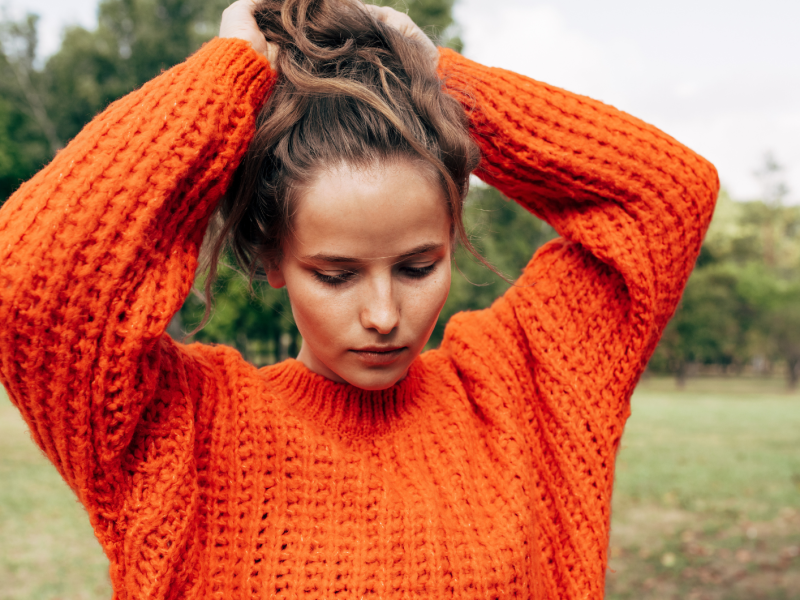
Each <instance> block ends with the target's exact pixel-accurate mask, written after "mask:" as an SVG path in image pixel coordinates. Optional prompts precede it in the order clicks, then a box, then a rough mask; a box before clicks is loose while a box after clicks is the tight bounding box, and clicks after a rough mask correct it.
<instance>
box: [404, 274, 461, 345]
mask: <svg viewBox="0 0 800 600" xmlns="http://www.w3.org/2000/svg"><path fill="white" fill-rule="evenodd" d="M450 276H451V274H450V268H449V266H447V267H446V268H442V269H441V273H440V274H438V275H437V276H436V277H435V279H432V280H431V281H430V282H429V283H428V285H424V286H420V287H419V288H417V289H416V290H414V293H413V295H412V297H411V302H410V303H409V307H408V308H409V311H408V313H407V314H406V316H407V317H410V319H411V321H412V322H413V326H414V328H415V329H416V330H418V332H419V333H428V334H429V333H430V331H432V330H433V327H434V326H435V325H436V319H437V318H438V317H439V313H440V312H441V311H442V308H443V307H444V304H445V302H446V301H447V295H448V294H449V293H450Z"/></svg>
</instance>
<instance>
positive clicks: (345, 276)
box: [314, 271, 355, 287]
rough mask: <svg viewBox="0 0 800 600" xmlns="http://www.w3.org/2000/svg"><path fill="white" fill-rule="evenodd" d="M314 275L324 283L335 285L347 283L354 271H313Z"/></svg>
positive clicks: (353, 275)
mask: <svg viewBox="0 0 800 600" xmlns="http://www.w3.org/2000/svg"><path fill="white" fill-rule="evenodd" d="M314 277H316V278H317V280H318V281H321V282H322V283H324V284H326V285H331V286H334V287H335V286H337V285H342V284H343V283H347V282H348V281H350V280H351V279H353V277H355V271H337V272H335V273H321V272H319V271H314Z"/></svg>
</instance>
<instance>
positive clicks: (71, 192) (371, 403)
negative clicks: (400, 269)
mask: <svg viewBox="0 0 800 600" xmlns="http://www.w3.org/2000/svg"><path fill="white" fill-rule="evenodd" d="M440 72H441V73H442V75H443V76H445V77H446V79H445V81H446V86H447V87H448V89H449V90H450V92H451V93H453V94H454V95H456V97H458V98H459V99H461V100H462V101H463V104H464V105H465V108H466V110H467V112H468V113H469V116H470V120H471V127H472V131H473V134H474V136H475V138H476V139H477V141H478V143H479V144H480V147H481V150H482V153H483V167H482V171H481V177H483V178H484V179H485V180H486V181H488V182H489V183H491V184H492V185H495V186H497V187H498V188H499V189H500V190H502V191H503V192H504V193H505V194H506V195H508V196H509V197H511V198H513V199H514V200H516V201H517V202H519V203H520V204H522V205H523V206H525V207H526V208H527V209H529V210H530V211H532V212H534V213H535V214H536V215H538V216H540V217H542V218H544V219H546V220H547V221H548V222H549V223H551V224H552V225H553V227H554V228H555V229H556V230H557V231H558V232H559V233H560V234H561V236H562V237H561V238H559V239H557V240H555V241H553V242H551V243H549V244H547V245H546V246H544V247H543V248H542V249H541V250H539V251H538V252H537V253H536V256H535V257H534V258H533V260H532V261H531V262H530V264H529V265H528V267H527V268H526V270H525V272H524V274H523V275H522V277H521V279H520V281H519V285H518V286H516V287H513V288H511V289H510V290H509V291H508V292H507V293H506V294H505V295H504V296H503V297H501V298H500V299H498V300H497V301H496V302H495V303H494V305H493V306H492V307H491V308H489V309H487V310H483V311H479V312H474V313H467V314H460V315H457V316H456V317H454V318H453V319H452V320H451V322H450V323H449V325H448V326H447V330H446V333H445V338H444V342H443V344H442V346H441V348H440V349H438V350H434V351H430V352H427V353H425V354H423V355H422V356H421V357H420V358H419V359H418V360H416V361H415V362H414V364H413V365H412V367H411V369H410V371H409V374H408V376H407V377H406V378H405V379H404V380H403V381H401V382H400V383H398V384H397V385H396V386H395V387H393V388H391V389H388V390H385V391H382V392H365V391H363V390H360V389H356V388H353V387H350V386H348V385H346V384H337V383H333V382H331V381H329V380H327V379H325V378H323V377H321V376H318V375H315V374H314V373H311V372H309V371H308V370H307V369H306V368H305V367H304V366H303V365H302V364H300V363H298V362H297V361H293V360H288V361H286V362H283V363H281V364H278V365H275V366H272V367H267V368H264V369H256V368H254V367H253V366H251V365H250V364H248V363H246V362H245V361H244V360H243V359H242V358H241V357H240V356H239V354H238V353H237V352H235V351H234V350H232V349H230V348H226V347H222V346H203V345H198V344H194V345H188V346H186V345H181V344H178V343H176V342H175V341H173V340H172V339H170V338H169V337H168V336H167V335H166V334H165V328H166V327H167V324H168V323H169V321H170V318H171V317H172V315H173V314H174V313H175V312H176V311H177V310H178V309H179V308H180V306H181V304H182V302H183V300H184V298H185V297H186V295H187V294H188V292H189V290H190V286H191V285H192V279H193V276H194V272H195V267H196V264H197V263H196V257H197V253H198V248H199V246H200V243H201V240H202V238H203V234H204V230H205V228H206V224H207V221H208V218H209V214H210V213H211V211H212V210H213V208H214V206H215V202H216V200H217V199H218V198H219V196H220V194H221V193H222V192H223V191H224V189H225V187H226V185H227V184H228V182H229V180H230V177H231V174H232V172H233V171H234V168H235V166H236V165H237V163H238V161H239V159H240V158H241V156H242V153H243V152H244V150H245V148H246V147H247V144H248V142H249V141H250V139H251V136H252V135H253V132H254V123H255V115H256V114H257V111H258V109H259V107H260V106H261V105H262V102H263V100H264V97H265V95H266V94H268V93H269V90H270V86H271V84H272V83H273V81H274V80H275V77H274V74H273V73H272V72H271V71H270V69H269V65H268V63H267V62H266V61H265V59H263V58H262V57H260V56H259V55H257V54H256V53H255V52H254V51H252V50H251V49H250V48H249V46H248V45H247V44H246V43H244V42H241V41H236V40H215V41H213V42H211V43H209V44H207V45H206V46H205V47H204V48H203V49H202V50H201V51H199V52H198V53H197V54H196V55H194V56H193V57H191V58H190V59H189V60H188V61H186V62H185V63H183V64H181V65H179V66H177V67H175V68H173V69H171V70H169V71H167V72H165V73H163V74H162V75H160V76H159V77H158V78H156V79H154V80H153V81H151V82H150V83H148V84H147V85H145V86H144V87H143V88H142V89H140V90H138V91H136V92H134V93H132V94H130V95H128V96H127V97H125V98H123V99H121V100H119V101H118V102H116V103H114V104H113V105H111V106H110V107H109V108H108V109H107V110H106V111H105V112H104V113H102V114H101V115H100V116H98V117H97V118H96V119H95V120H94V121H92V123H91V124H89V125H88V126H87V127H86V128H85V129H84V130H83V132H81V133H80V135H78V136H77V137H76V138H75V140H73V141H72V143H71V144H70V145H69V146H68V147H67V148H66V149H64V150H63V151H61V152H60V153H59V154H58V155H57V156H56V158H55V159H54V160H53V162H52V163H51V164H50V165H49V166H47V167H46V168H45V169H44V170H42V171H41V172H40V173H39V174H38V175H36V176H35V177H34V178H33V179H32V180H31V181H29V182H27V183H26V184H24V185H23V186H22V187H21V188H20V190H19V191H18V192H17V193H16V194H15V195H14V196H13V197H12V198H11V199H10V200H9V201H8V202H7V203H6V205H5V206H4V207H3V209H2V211H0V327H2V331H1V332H0V374H2V382H3V384H4V385H5V386H6V387H7V388H8V391H9V393H10V397H11V399H12V401H13V402H14V403H15V404H16V405H17V406H18V407H19V409H20V411H21V412H22V414H23V416H24V417H25V419H26V420H27V422H28V424H29V426H30V429H31V432H32V434H33V438H34V439H35V441H36V443H37V444H38V445H39V446H40V447H41V448H42V450H44V452H45V453H46V454H47V456H48V457H49V458H50V460H52V461H53V463H54V464H55V466H56V467H57V468H58V470H59V471H60V473H61V474H62V475H63V477H64V479H65V480H66V481H67V482H68V483H69V485H70V486H71V487H72V489H73V490H74V491H75V493H76V494H77V496H78V498H79V499H80V500H81V502H82V503H83V504H84V506H85V507H86V509H87V511H88V513H89V517H90V519H91V523H92V525H93V527H94V530H95V532H96V535H97V537H98V539H99V540H100V543H101V544H102V546H103V548H104V549H105V552H106V554H107V555H108V558H109V560H110V562H111V580H112V583H113V586H114V590H115V593H116V597H117V598H119V599H120V600H122V599H133V598H136V599H141V598H153V599H156V598H158V599H161V598H196V599H207V598H271V597H287V598H289V597H291V598H299V597H303V598H333V597H334V595H335V594H339V596H338V597H340V598H364V597H377V598H380V597H392V598H401V597H402V598H412V597H431V598H444V597H455V598H481V599H486V598H510V597H524V598H528V597H532V598H554V599H555V598H559V599H561V598H601V597H602V596H603V584H604V572H605V569H606V547H607V544H608V534H609V506H610V499H611V488H612V482H613V478H614V458H615V454H616V451H617V448H618V445H619V440H620V436H621V435H622V428H623V425H624V423H625V419H626V417H627V416H628V411H629V408H628V406H629V404H628V401H629V398H630V395H631V393H632V390H633V388H634V385H635V383H636V381H637V378H638V377H639V375H640V373H641V372H642V370H643V368H644V366H645V363H646V361H647V359H648V358H649V356H650V354H651V352H652V350H653V348H654V346H655V344H656V342H657V341H658V338H659V335H660V334H661V332H662V330H663V328H664V325H665V324H666V322H667V320H668V319H669V318H670V316H671V315H672V313H673V311H674V309H675V306H676V304H677V302H678V300H679V298H680V294H681V290H682V289H683V286H684V284H685V282H686V279H687V277H688V275H689V272H690V271H691V269H692V266H693V264H694V260H695V257H696V256H697V253H698V251H699V248H700V244H701V241H702V238H703V234H704V232H705V230H706V227H707V226H708V223H709V220H710V219H711V214H712V210H713V206H714V200H715V198H716V194H717V189H718V183H717V176H716V173H715V171H714V168H713V167H712V166H711V165H710V164H709V163H708V162H706V161H705V160H703V159H702V158H700V157H698V156H697V155H696V154H694V153H692V152H691V151H689V150H688V149H686V148H685V147H683V146H682V145H680V144H678V143H677V142H675V141H674V140H673V139H671V138H670V137H668V136H666V135H664V134H663V133H661V132H660V131H658V130H657V129H655V128H654V127H651V126H649V125H647V124H645V123H642V122H641V121H639V120H637V119H635V118H633V117H630V116H629V115H627V114H624V113H621V112H619V111H617V110H615V109H613V108H611V107H609V106H606V105H604V104H601V103H600V102H596V101H593V100H590V99H588V98H584V97H581V96H577V95H574V94H571V93H569V92H565V91H564V90H561V89H558V88H554V87H551V86H548V85H545V84H543V83H540V82H537V81H532V80H531V79H528V78H526V77H522V76H520V75H515V74H514V73H510V72H507V71H503V70H500V69H494V68H487V67H483V66H480V65H477V64H475V63H473V62H470V61H469V60H467V59H465V58H463V57H461V56H459V55H458V54H455V53H453V52H450V51H446V50H443V51H442V52H441V64H440Z"/></svg>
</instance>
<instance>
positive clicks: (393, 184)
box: [269, 161, 451, 390]
mask: <svg viewBox="0 0 800 600" xmlns="http://www.w3.org/2000/svg"><path fill="white" fill-rule="evenodd" d="M292 227H293V234H292V235H291V236H289V239H288V240H287V241H286V243H285V244H284V247H283V258H282V260H281V262H280V264H279V265H278V267H277V268H275V269H273V270H271V271H270V272H269V282H270V284H271V285H272V286H273V287H283V286H284V285H285V286H286V288H287V290H288V292H289V299H290V301H291V305H292V312H293V314H294V318H295V321H296V323H297V327H298V329H299V330H300V334H301V335H302V336H303V346H302V348H301V350H300V354H299V355H298V357H297V359H298V360H299V361H301V362H302V363H303V364H305V365H306V367H308V368H309V369H310V370H311V371H313V372H315V373H318V374H320V375H323V376H325V377H327V378H329V379H332V380H334V381H338V382H347V383H350V384H352V385H355V386H357V387H360V388H363V389H367V390H380V389H385V388H387V387H390V386H392V385H394V384H395V383H397V382H398V381H399V380H401V379H402V378H403V377H404V376H405V375H406V372H407V371H408V367H409V365H410V364H411V363H412V361H413V360H414V359H415V358H416V357H417V355H419V353H420V352H421V350H422V348H423V346H424V345H425V343H426V342H427V341H428V338H429V337H430V335H431V332H432V331H433V327H434V325H435V324H436V319H437V318H438V316H439V312H440V311H441V310H442V307H443V306H444V303H445V300H447V294H448V292H449V290H450V245H451V233H450V232H451V219H450V216H449V214H448V210H447V207H446V204H445V196H444V192H443V190H442V189H441V186H440V185H439V184H438V183H437V182H436V181H435V180H434V177H432V176H431V175H430V173H429V172H428V171H427V170H426V167H424V166H421V165H420V164H418V163H416V164H415V163H414V162H411V161H408V162H406V161H396V162H391V163H389V164H378V165H375V166H373V167H370V168H367V169H364V168H357V167H350V166H348V165H341V166H338V167H336V168H333V169H328V170H324V171H322V172H321V173H320V174H319V175H318V176H317V177H316V179H315V180H314V181H312V182H311V184H310V185H308V186H306V187H305V188H304V189H303V190H302V191H301V192H300V194H299V196H298V202H297V211H296V213H295V216H294V218H293V221H292Z"/></svg>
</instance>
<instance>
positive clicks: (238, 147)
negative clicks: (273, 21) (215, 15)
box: [0, 39, 274, 501]
mask: <svg viewBox="0 0 800 600" xmlns="http://www.w3.org/2000/svg"><path fill="white" fill-rule="evenodd" d="M273 79H274V75H273V73H272V71H271V70H270V67H269V63H268V61H267V60H266V59H265V58H264V57H263V56H262V55H260V54H258V53H256V52H254V51H253V49H252V48H251V47H250V45H249V44H248V43H247V42H245V41H242V40H232V39H217V40H214V41H212V42H210V43H209V44H207V45H206V46H204V47H203V48H202V49H201V50H200V51H199V52H198V53H197V54H195V55H194V56H192V57H191V58H190V59H189V60H187V61H186V62H185V63H183V64H181V65H178V66H176V67H174V68H172V69H170V70H169V71H167V72H165V73H163V74H162V75H160V76H159V77H157V78H156V79H154V80H153V81H151V82H149V83H147V84H146V85H145V86H144V87H142V88H141V89H140V90H138V91H136V92H133V93H131V94H130V95H128V96H126V97H125V98H123V99H121V100H119V101H117V102H115V103H114V104H112V105H111V106H110V107H109V108H108V109H107V110H106V111H105V112H103V113H102V114H101V115H99V116H98V117H97V118H95V119H94V120H93V121H92V122H91V123H90V124H89V125H87V127H86V128H85V129H84V130H83V131H82V132H81V133H80V134H79V135H78V136H77V137H76V138H75V139H74V140H73V141H72V142H71V143H70V144H69V145H68V146H67V147H66V148H65V149H64V150H62V151H61V152H60V153H59V154H58V155H57V156H56V158H55V159H54V160H53V162H52V163H51V164H50V165H49V166H47V167H46V168H45V169H43V170H42V171H41V172H40V173H39V174H38V175H36V176H35V177H34V178H33V179H32V180H30V181H29V182H27V183H26V184H24V185H23V186H22V187H21V188H20V189H19V191H17V192H16V193H15V194H14V195H13V196H12V197H11V198H10V199H9V200H8V201H7V202H6V204H5V205H4V206H3V208H2V210H1V211H0V380H1V381H2V383H3V384H4V385H5V386H6V387H7V389H8V391H9V396H10V398H11V400H12V402H14V404H16V405H17V407H18V408H19V409H20V411H21V412H22V414H23V416H24V418H25V420H26V421H27V422H28V424H29V426H30V429H31V432H32V435H33V437H34V440H35V441H36V442H37V444H38V445H39V446H40V447H41V448H42V449H43V450H44V451H45V452H46V453H47V455H48V456H49V457H50V459H51V460H52V461H53V462H54V463H55V465H56V466H57V468H58V469H59V471H60V472H61V474H62V475H63V476H64V478H65V479H66V480H67V482H68V483H69V484H70V485H71V486H72V487H73V489H75V491H76V492H77V493H78V495H79V497H81V499H82V500H84V501H86V500H87V497H86V495H87V494H88V495H92V494H93V493H95V492H94V490H95V489H97V488H99V487H103V486H105V487H106V488H107V487H108V486H109V485H116V484H117V483H118V482H117V481H115V474H118V472H119V469H120V460H121V455H122V454H123V451H124V450H125V448H126V447H127V446H128V444H129V443H130V440H131V437H132V436H133V433H134V429H135V427H136V424H137V422H138V420H139V419H140V416H141V415H142V412H143V411H144V410H145V409H146V407H147V405H148V403H149V402H150V401H151V400H152V398H153V393H154V390H155V388H156V386H157V385H158V378H159V373H160V372H161V371H162V370H163V368H164V364H165V363H170V365H169V367H168V368H169V370H170V371H172V372H173V374H174V377H177V378H178V379H181V377H183V378H184V379H185V374H184V375H183V376H181V375H180V373H181V369H183V368H186V367H187V364H186V363H188V362H190V361H189V359H188V358H187V356H184V355H183V351H182V350H180V349H179V348H178V347H176V346H175V345H174V344H173V343H172V342H171V341H170V340H169V338H168V337H167V336H166V335H165V334H164V331H165V329H166V327H167V324H168V323H169V321H170V319H171V317H172V316H173V315H174V313H175V312H176V311H177V310H178V309H179V308H180V306H181V304H182V302H183V300H184V298H185V297H186V295H187V294H188V292H189V289H190V287H191V285H192V281H193V278H194V272H195V268H196V265H197V255H198V249H199V247H200V244H201V242H202V239H203V235H204V232H205V229H206V224H207V221H208V218H209V215H210V213H211V211H212V210H213V208H214V206H215V203H216V201H217V199H218V197H219V196H220V195H221V194H222V193H223V191H224V190H225V188H226V186H227V184H228V181H229V179H230V177H231V175H232V173H233V171H234V169H235V168H236V165H237V164H238V162H239V160H240V158H241V156H242V154H243V153H244V151H245V149H246V147H247V145H248V143H249V141H250V139H251V137H252V135H253V133H254V129H255V117H256V115H257V113H258V110H259V108H260V106H261V105H262V102H263V101H264V98H265V96H266V94H267V93H268V91H269V88H270V85H271V82H272V80H273ZM174 377H173V378H174ZM183 385H184V386H185V382H184V383H183ZM194 392H197V390H194ZM162 402H166V400H164V399H162Z"/></svg>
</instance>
